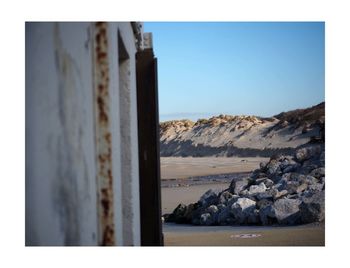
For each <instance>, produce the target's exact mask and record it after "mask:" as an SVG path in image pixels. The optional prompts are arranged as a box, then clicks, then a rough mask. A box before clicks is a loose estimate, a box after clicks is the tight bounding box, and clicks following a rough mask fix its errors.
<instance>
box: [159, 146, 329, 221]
mask: <svg viewBox="0 0 350 268" xmlns="http://www.w3.org/2000/svg"><path fill="white" fill-rule="evenodd" d="M324 191H325V153H324V146H321V145H318V146H308V147H304V148H300V149H298V150H297V151H296V153H295V155H294V156H293V157H292V156H283V155H279V156H274V157H271V159H270V160H269V162H268V163H260V169H257V170H255V171H254V172H253V173H252V174H251V175H250V177H246V178H240V179H234V180H232V182H231V184H230V186H229V188H228V189H226V190H224V191H221V192H220V191H214V190H209V191H207V192H206V193H204V194H203V196H202V197H201V198H200V200H199V201H198V202H197V203H194V204H189V205H184V204H179V205H178V206H177V207H176V208H175V210H174V211H173V213H171V214H167V215H164V219H165V221H166V222H176V223H192V224H195V225H275V224H281V225H296V224H302V223H311V222H321V221H324V217H325V195H324Z"/></svg>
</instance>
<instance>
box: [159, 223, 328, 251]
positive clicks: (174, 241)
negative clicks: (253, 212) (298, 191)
mask: <svg viewBox="0 0 350 268" xmlns="http://www.w3.org/2000/svg"><path fill="white" fill-rule="evenodd" d="M163 233H164V244H165V245H166V246H324V245H325V228H324V224H320V225H315V224H310V225H300V226H288V227H262V226H190V225H179V224H165V225H164V226H163ZM251 235H253V237H250V236H251ZM254 235H256V237H254Z"/></svg>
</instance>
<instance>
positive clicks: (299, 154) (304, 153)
mask: <svg viewBox="0 0 350 268" xmlns="http://www.w3.org/2000/svg"><path fill="white" fill-rule="evenodd" d="M320 154H321V147H320V146H310V147H304V148H301V149H298V150H297V151H296V152H295V158H296V160H297V161H298V162H304V161H305V160H308V159H310V158H314V157H317V156H319V155H320Z"/></svg>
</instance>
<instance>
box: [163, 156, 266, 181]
mask: <svg viewBox="0 0 350 268" xmlns="http://www.w3.org/2000/svg"><path fill="white" fill-rule="evenodd" d="M268 159H269V158H264V157H161V158H160V162H161V178H162V179H174V178H176V179H179V178H188V177H191V176H204V175H213V174H224V173H239V172H249V171H252V170H254V169H256V168H258V167H259V164H260V162H263V161H268Z"/></svg>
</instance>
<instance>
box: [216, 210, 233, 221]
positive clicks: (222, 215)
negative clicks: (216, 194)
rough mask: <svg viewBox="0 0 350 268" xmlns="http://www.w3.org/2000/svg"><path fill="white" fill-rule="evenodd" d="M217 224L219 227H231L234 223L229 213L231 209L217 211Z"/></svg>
mask: <svg viewBox="0 0 350 268" xmlns="http://www.w3.org/2000/svg"><path fill="white" fill-rule="evenodd" d="M217 222H218V224H219V225H231V224H233V223H234V218H233V216H232V213H231V207H229V206H227V207H225V208H223V209H221V210H219V212H218V217H217Z"/></svg>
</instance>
